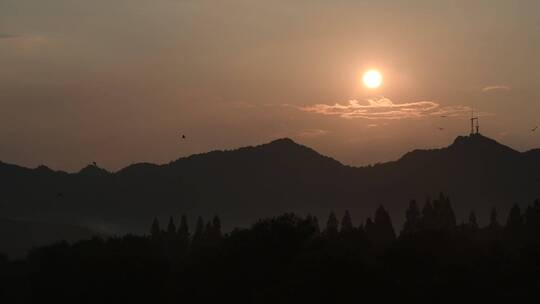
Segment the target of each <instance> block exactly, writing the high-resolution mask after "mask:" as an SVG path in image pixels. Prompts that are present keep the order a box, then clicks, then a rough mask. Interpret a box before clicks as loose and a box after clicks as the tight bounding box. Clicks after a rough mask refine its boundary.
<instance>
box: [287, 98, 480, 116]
mask: <svg viewBox="0 0 540 304" xmlns="http://www.w3.org/2000/svg"><path fill="white" fill-rule="evenodd" d="M297 108H298V109H299V110H301V111H304V112H311V113H317V114H323V115H334V116H339V117H343V118H364V119H372V120H378V119H407V118H422V117H429V116H434V115H440V116H448V117H455V116H462V115H465V114H467V113H470V111H471V108H470V107H468V106H462V105H458V106H446V107H441V106H440V105H439V104H438V103H436V102H434V101H417V102H406V103H394V102H393V101H392V100H390V99H389V98H385V97H381V98H378V99H368V100H366V101H365V102H360V101H358V100H350V101H348V102H347V103H345V104H340V103H335V104H333V105H327V104H316V105H312V106H304V107H297Z"/></svg>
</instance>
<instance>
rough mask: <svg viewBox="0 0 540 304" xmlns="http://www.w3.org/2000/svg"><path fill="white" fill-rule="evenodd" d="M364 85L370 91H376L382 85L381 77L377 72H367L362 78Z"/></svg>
mask: <svg viewBox="0 0 540 304" xmlns="http://www.w3.org/2000/svg"><path fill="white" fill-rule="evenodd" d="M362 81H363V82H364V85H365V86H366V87H368V88H370V89H376V88H378V87H380V86H381V84H382V75H381V73H380V72H379V71H377V70H369V71H367V72H365V73H364V76H363V77H362Z"/></svg>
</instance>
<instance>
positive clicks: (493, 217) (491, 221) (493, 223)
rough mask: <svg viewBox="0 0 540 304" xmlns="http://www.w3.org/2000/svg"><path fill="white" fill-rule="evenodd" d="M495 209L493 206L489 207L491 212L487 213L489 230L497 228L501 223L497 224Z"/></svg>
mask: <svg viewBox="0 0 540 304" xmlns="http://www.w3.org/2000/svg"><path fill="white" fill-rule="evenodd" d="M497 216H498V215H497V209H496V208H495V207H493V208H492V209H491V213H490V215H489V226H488V227H489V229H491V230H495V229H499V228H500V227H501V225H500V224H499V220H498V219H497Z"/></svg>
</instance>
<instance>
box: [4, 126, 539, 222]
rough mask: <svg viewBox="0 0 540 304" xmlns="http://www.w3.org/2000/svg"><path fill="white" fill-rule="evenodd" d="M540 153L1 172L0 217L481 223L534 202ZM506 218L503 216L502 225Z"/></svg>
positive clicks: (264, 159)
mask: <svg viewBox="0 0 540 304" xmlns="http://www.w3.org/2000/svg"><path fill="white" fill-rule="evenodd" d="M539 169H540V150H531V151H528V152H525V153H521V152H518V151H515V150H513V149H511V148H509V147H507V146H504V145H502V144H500V143H498V142H496V141H494V140H492V139H490V138H487V137H484V136H482V135H471V136H460V137H458V138H456V140H455V141H454V142H453V143H452V144H451V145H450V146H448V147H446V148H442V149H434V150H415V151H412V152H409V153H407V154H405V155H404V156H403V157H402V158H400V159H399V160H397V161H393V162H388V163H384V164H378V165H374V166H367V167H359V168H358V167H350V166H345V165H343V164H341V163H339V162H338V161H336V160H334V159H332V158H329V157H326V156H323V155H321V154H319V153H317V152H316V151H314V150H312V149H310V148H308V147H305V146H302V145H299V144H297V143H295V142H294V141H292V140H290V139H279V140H275V141H272V142H270V143H268V144H264V145H260V146H255V147H245V148H240V149H237V150H231V151H213V152H209V153H204V154H198V155H192V156H189V157H186V158H180V159H178V160H176V161H173V162H171V163H169V164H165V165H153V164H147V163H143V164H134V165H131V166H128V167H126V168H124V169H122V170H120V171H118V172H107V171H105V170H103V169H100V168H98V167H96V166H89V167H86V168H85V169H83V170H81V171H80V172H78V173H74V174H69V173H65V172H59V171H52V170H50V169H48V168H46V167H44V166H42V167H38V168H36V169H28V168H23V167H18V166H15V165H9V164H4V163H0V181H1V185H2V193H3V194H2V197H1V198H0V212H1V214H2V215H3V216H4V217H12V218H13V217H16V218H27V219H31V220H40V221H47V222H69V223H73V224H77V225H83V226H86V227H91V228H92V229H95V230H97V231H101V232H105V233H116V232H119V233H122V232H128V231H129V232H136V233H141V232H145V231H147V229H148V228H149V224H150V222H151V220H152V218H153V217H154V216H158V217H160V219H161V221H162V222H163V223H164V222H165V221H166V220H167V218H168V216H171V215H173V216H176V217H177V216H179V215H180V214H181V213H187V214H188V215H189V216H191V217H192V222H193V218H194V217H195V216H198V215H202V216H204V217H205V218H207V219H208V218H209V217H210V216H213V215H215V214H218V215H220V216H221V218H222V221H223V222H224V227H225V229H230V228H232V227H235V226H239V225H247V224H250V223H252V222H253V221H254V220H255V219H257V218H259V217H263V216H270V215H275V214H279V213H282V212H288V211H294V212H300V213H304V214H305V213H307V212H311V213H313V214H315V215H317V216H319V218H320V219H321V224H323V223H324V221H325V220H326V216H327V215H328V213H329V212H330V210H335V211H336V212H342V211H343V210H344V209H349V210H350V211H351V213H352V214H353V216H355V219H356V220H360V219H362V220H363V219H365V218H366V217H367V216H369V215H371V214H372V213H373V211H374V209H375V208H376V207H377V206H378V205H379V204H384V205H385V206H386V207H387V208H388V209H389V210H390V212H391V214H392V216H393V217H394V219H395V220H396V221H397V222H396V223H395V226H396V227H400V226H401V222H399V220H402V218H403V214H404V209H405V207H406V205H407V203H408V201H409V200H410V199H413V198H416V199H418V200H420V201H421V203H423V201H424V199H425V198H426V196H428V195H431V196H434V195H437V194H438V193H439V192H441V191H442V192H444V193H446V194H448V195H449V196H450V198H451V200H452V203H453V205H454V207H455V209H456V213H457V214H458V218H459V217H461V218H463V217H464V216H465V215H466V214H468V212H470V211H471V210H474V211H476V213H477V214H478V216H479V218H480V220H481V221H482V220H483V219H485V217H486V216H487V214H488V212H489V210H490V209H491V208H492V207H493V206H495V207H497V208H498V209H499V214H500V215H501V218H500V220H501V221H503V220H505V216H506V211H507V210H508V208H509V206H510V205H511V204H513V203H523V204H526V203H530V202H531V201H532V200H533V199H535V198H538V197H540V170H539ZM503 216H504V217H503Z"/></svg>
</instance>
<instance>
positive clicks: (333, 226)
mask: <svg viewBox="0 0 540 304" xmlns="http://www.w3.org/2000/svg"><path fill="white" fill-rule="evenodd" d="M338 226H339V222H338V219H337V217H336V214H335V213H334V212H333V211H332V212H330V216H328V221H327V222H326V231H325V233H326V235H327V236H328V237H335V236H336V235H337V234H338Z"/></svg>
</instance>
